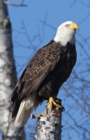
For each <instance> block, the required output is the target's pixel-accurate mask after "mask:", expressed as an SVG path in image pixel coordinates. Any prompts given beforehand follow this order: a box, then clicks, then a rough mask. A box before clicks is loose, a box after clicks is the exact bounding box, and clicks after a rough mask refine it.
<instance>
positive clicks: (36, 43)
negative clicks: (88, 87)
mask: <svg viewBox="0 0 90 140" xmlns="http://www.w3.org/2000/svg"><path fill="white" fill-rule="evenodd" d="M12 2H14V3H19V2H20V0H19V1H18V0H16V1H14V0H12ZM73 2H74V0H69V1H67V0H63V1H62V0H25V2H24V4H26V5H27V7H11V6H8V10H9V16H10V20H11V23H12V36H13V37H12V40H13V45H14V56H15V61H16V68H17V74H18V77H20V75H21V73H22V71H23V69H24V68H25V65H26V64H27V63H28V61H29V60H30V58H31V57H32V56H33V54H34V53H35V51H37V50H38V49H39V48H40V47H42V46H43V45H45V44H47V43H48V42H49V41H50V40H51V39H53V38H54V36H55V33H56V29H57V27H58V26H59V25H60V24H61V23H62V22H64V21H67V20H72V21H74V22H76V23H78V24H79V30H78V32H77V34H76V40H77V42H76V49H77V64H76V66H75V67H74V70H76V69H77V73H78V74H79V72H80V71H81V70H86V63H85V61H82V60H83V59H84V60H85V59H87V55H86V54H88V55H89V51H90V49H89V46H90V8H88V7H87V6H85V5H83V4H82V2H84V0H82V1H81V0H76V2H75V3H74V5H73ZM85 2H86V4H87V5H89V1H88V0H86V1H85ZM78 42H79V43H80V44H81V45H83V46H84V47H85V50H86V53H85V52H84V51H83V49H82V47H81V45H80V44H79V43H78ZM81 62H82V63H81ZM79 63H80V65H79ZM78 66H80V67H78ZM71 77H73V76H71ZM84 78H87V79H90V75H88V77H87V76H86V77H85V75H84ZM65 85H66V83H65ZM81 85H82V83H81V82H79V81H77V80H76V84H75V85H74V86H77V87H80V86H81ZM71 86H72V82H71ZM61 91H62V92H61V94H59V98H61V99H62V100H63V105H64V107H65V109H66V111H65V112H63V118H64V119H63V125H64V126H65V128H64V129H63V135H64V136H63V140H66V139H67V135H69V140H70V139H72V140H75V139H77V140H80V139H82V136H81V135H79V136H78V135H77V134H76V133H75V132H74V131H72V132H71V135H70V134H67V133H68V132H67V131H66V130H65V129H66V128H68V124H67V123H66V120H69V121H68V122H69V123H70V124H71V125H72V126H73V127H74V125H73V122H72V121H71V119H70V118H69V117H68V115H66V113H67V112H68V110H69V108H70V107H72V106H74V107H73V109H72V110H71V114H74V118H75V119H76V120H77V121H79V120H80V119H81V110H80V109H78V110H77V112H76V109H77V107H76V108H75V104H74V102H73V101H72V99H71V98H70V97H66V95H65V93H64V92H65V90H64V89H63V88H62V90H61ZM70 92H73V89H72V88H71V90H70ZM76 92H77V94H79V92H78V91H76ZM86 92H87V91H86ZM87 94H88V92H87ZM64 95H65V96H64ZM44 108H45V103H44V104H43V105H42V106H41V107H39V108H38V109H37V110H36V112H42V111H44ZM36 112H35V113H36ZM75 112H76V113H75ZM82 114H83V117H84V116H85V115H86V114H84V113H82ZM82 122H83V121H82ZM29 123H30V124H33V123H34V124H35V122H34V121H33V123H32V121H29V122H28V124H29ZM86 127H87V126H86ZM26 131H27V130H26ZM80 133H82V132H80ZM72 135H73V136H75V137H72Z"/></svg>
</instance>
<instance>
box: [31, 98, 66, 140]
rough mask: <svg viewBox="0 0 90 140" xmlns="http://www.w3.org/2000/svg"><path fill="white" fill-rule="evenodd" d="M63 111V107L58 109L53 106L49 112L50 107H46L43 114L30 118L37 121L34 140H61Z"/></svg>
mask: <svg viewBox="0 0 90 140" xmlns="http://www.w3.org/2000/svg"><path fill="white" fill-rule="evenodd" d="M60 106H62V105H61V100H60ZM63 109H64V108H63V106H62V108H58V107H56V106H54V105H53V108H52V110H51V108H50V105H47V106H46V110H45V112H43V113H40V114H36V115H31V116H30V118H31V119H32V118H36V119H37V127H36V135H35V138H36V140H61V132H62V125H61V121H62V111H63Z"/></svg>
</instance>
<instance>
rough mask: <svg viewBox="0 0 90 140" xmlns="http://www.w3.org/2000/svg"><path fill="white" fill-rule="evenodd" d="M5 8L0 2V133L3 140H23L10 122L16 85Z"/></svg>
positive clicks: (19, 130)
mask: <svg viewBox="0 0 90 140" xmlns="http://www.w3.org/2000/svg"><path fill="white" fill-rule="evenodd" d="M11 32H12V30H11V23H10V21H9V16H8V11H7V6H6V5H5V4H4V3H3V1H2V0H0V131H1V132H2V135H3V139H4V140H10V139H13V140H16V139H17V140H24V139H25V135H24V129H23V128H21V129H16V128H15V127H14V125H13V121H11V111H12V109H11V101H10V99H11V94H12V91H13V88H14V86H15V84H16V81H17V78H16V69H15V61H14V58H13V45H12V34H11Z"/></svg>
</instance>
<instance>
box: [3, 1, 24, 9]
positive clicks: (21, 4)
mask: <svg viewBox="0 0 90 140" xmlns="http://www.w3.org/2000/svg"><path fill="white" fill-rule="evenodd" d="M3 2H4V3H5V4H7V5H10V6H17V7H20V6H25V7H26V6H27V5H25V4H23V3H24V0H22V1H21V3H20V4H15V3H11V2H8V1H7V0H3Z"/></svg>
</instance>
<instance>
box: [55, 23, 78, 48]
mask: <svg viewBox="0 0 90 140" xmlns="http://www.w3.org/2000/svg"><path fill="white" fill-rule="evenodd" d="M77 29H78V25H77V24H76V23H74V22H73V21H66V22H64V23H62V24H61V25H60V26H59V27H58V29H57V32H56V36H55V38H54V41H55V42H60V43H61V45H63V46H65V45H66V44H67V42H70V43H71V44H75V32H76V30H77Z"/></svg>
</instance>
